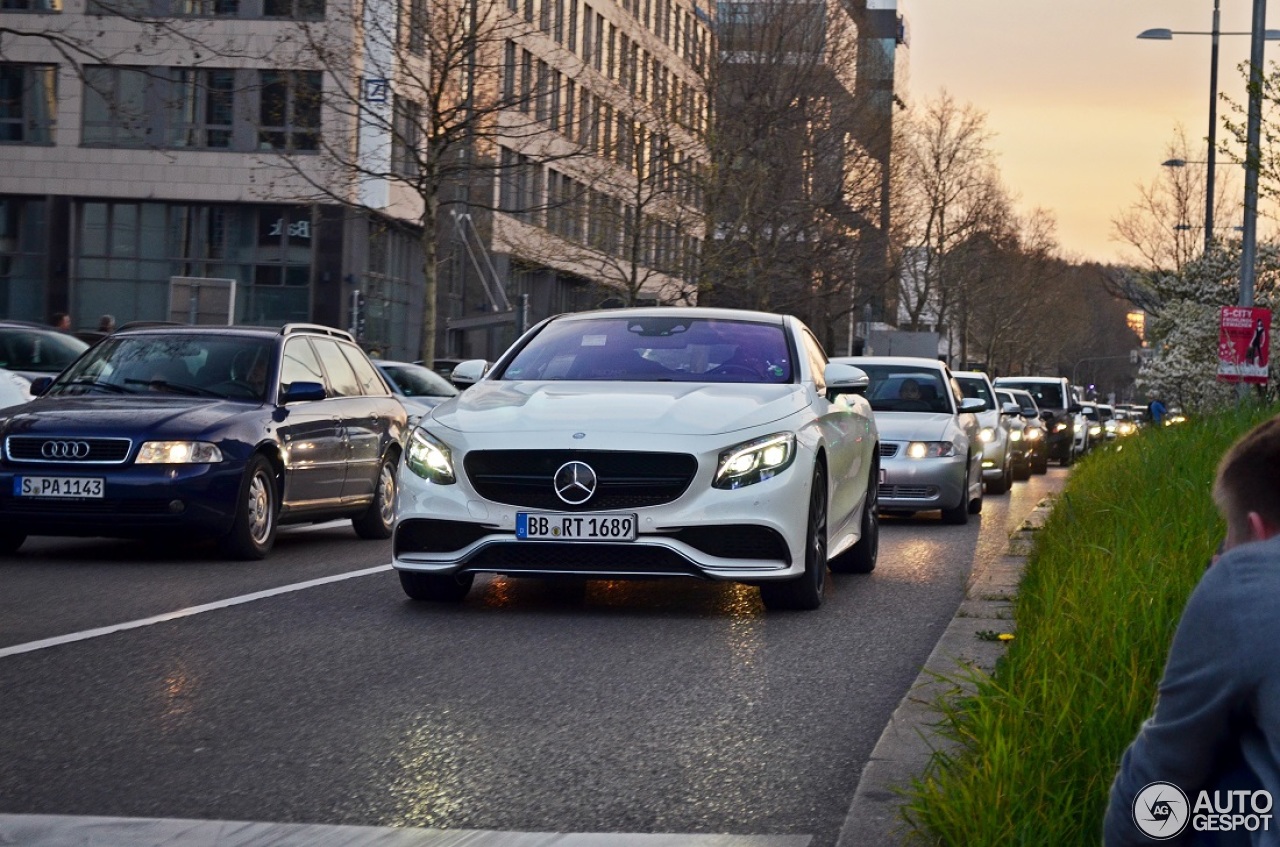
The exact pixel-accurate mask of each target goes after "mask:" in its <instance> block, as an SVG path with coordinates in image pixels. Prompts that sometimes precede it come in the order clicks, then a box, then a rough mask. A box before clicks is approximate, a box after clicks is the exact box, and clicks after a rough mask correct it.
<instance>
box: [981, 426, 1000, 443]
mask: <svg viewBox="0 0 1280 847" xmlns="http://www.w3.org/2000/svg"><path fill="white" fill-rule="evenodd" d="M978 440H979V441H981V442H982V443H983V444H990V443H991V442H992V441H995V440H996V431H995V430H994V429H992V428H991V427H989V426H984V427H983V428H982V429H980V430H978Z"/></svg>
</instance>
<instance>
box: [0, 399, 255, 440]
mask: <svg viewBox="0 0 1280 847" xmlns="http://www.w3.org/2000/svg"><path fill="white" fill-rule="evenodd" d="M255 408H257V407H255V406H253V405H250V404H247V403H235V402H231V401H220V400H207V399H201V398H187V397H172V398H170V397H158V398H154V399H151V398H148V399H147V400H146V401H145V402H139V400H138V398H130V397H40V398H37V399H35V400H33V401H32V402H30V403H27V404H26V405H24V406H19V407H17V408H15V409H9V410H6V412H5V414H4V417H6V418H7V421H4V422H2V423H0V428H2V429H3V431H4V433H5V434H6V435H55V434H57V435H79V434H83V435H90V434H97V435H114V436H125V437H130V438H137V437H138V436H173V437H179V436H181V437H186V438H194V437H198V436H199V435H200V434H201V433H204V432H206V431H208V430H210V429H212V428H214V427H217V426H219V425H220V424H222V423H224V422H225V421H227V420H228V419H229V418H232V417H235V416H237V415H243V414H244V413H245V412H246V411H248V410H251V409H255Z"/></svg>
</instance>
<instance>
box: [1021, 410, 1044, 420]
mask: <svg viewBox="0 0 1280 847" xmlns="http://www.w3.org/2000/svg"><path fill="white" fill-rule="evenodd" d="M1022 416H1023V417H1024V418H1026V419H1027V420H1031V421H1038V420H1041V419H1042V417H1043V416H1042V415H1041V414H1040V413H1039V412H1038V411H1036V410H1035V409H1023V410H1022Z"/></svg>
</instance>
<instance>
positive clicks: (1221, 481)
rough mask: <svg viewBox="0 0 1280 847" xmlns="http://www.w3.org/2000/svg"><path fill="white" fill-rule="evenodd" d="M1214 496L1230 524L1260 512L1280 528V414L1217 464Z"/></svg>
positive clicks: (1248, 434) (1238, 442)
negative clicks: (1252, 513)
mask: <svg viewBox="0 0 1280 847" xmlns="http://www.w3.org/2000/svg"><path fill="white" fill-rule="evenodd" d="M1213 495H1214V501H1215V502H1216V503H1217V504H1218V508H1219V509H1220V510H1221V511H1222V513H1223V516H1224V517H1225V518H1226V519H1227V522H1228V523H1233V522H1238V521H1243V520H1244V519H1245V515H1247V514H1248V513H1249V512H1257V513H1258V514H1259V515H1260V516H1261V517H1262V519H1263V520H1265V521H1266V522H1267V523H1268V524H1269V525H1271V526H1275V527H1280V415H1277V416H1276V417H1274V418H1271V419H1270V420H1267V421H1263V422H1262V423H1260V424H1258V425H1257V426H1255V427H1254V428H1253V429H1251V430H1249V431H1248V432H1246V433H1245V434H1244V435H1242V436H1240V438H1239V439H1237V440H1236V442H1235V443H1234V444H1232V445H1231V447H1230V448H1228V450H1227V452H1226V454H1225V455H1224V456H1223V457H1222V461H1221V462H1219V463H1218V473H1217V477H1216V479H1215V480H1214V483H1213ZM1239 528H1240V529H1242V530H1243V529H1244V527H1239Z"/></svg>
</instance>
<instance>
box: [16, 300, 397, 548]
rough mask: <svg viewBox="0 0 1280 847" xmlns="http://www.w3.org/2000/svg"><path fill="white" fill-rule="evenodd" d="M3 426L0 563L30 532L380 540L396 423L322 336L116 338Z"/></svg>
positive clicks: (242, 542)
mask: <svg viewBox="0 0 1280 847" xmlns="http://www.w3.org/2000/svg"><path fill="white" fill-rule="evenodd" d="M32 393H34V394H37V395H38V396H37V397H36V398H35V399H34V400H32V401H31V402H30V403H27V404H25V405H22V406H17V407H14V408H12V409H7V410H5V411H4V413H2V414H0V443H2V444H3V453H2V454H0V553H8V552H13V551H14V550H16V549H17V548H18V547H19V546H21V544H22V543H23V541H24V540H25V539H26V537H27V536H28V535H53V536H112V537H157V536H163V535H166V534H172V535H179V536H181V537H183V538H189V537H191V536H193V535H203V536H211V537H215V538H217V539H218V540H219V542H220V543H221V545H222V548H223V550H224V552H226V553H227V554H228V555H230V556H233V557H235V558H242V559H259V558H262V557H264V556H266V555H267V553H268V552H269V551H270V550H271V547H272V545H273V544H274V542H275V537H276V528H277V526H278V525H279V524H282V523H300V522H314V521H321V520H329V519H333V518H350V519H351V521H352V524H353V525H354V527H355V531H356V533H357V534H358V535H360V536H361V537H363V538H389V537H390V535H391V531H392V529H393V526H394V520H395V501H396V469H397V462H398V459H399V455H400V442H401V438H402V436H403V434H404V429H405V425H406V413H405V410H404V407H403V406H402V405H401V404H400V401H399V400H397V399H396V398H395V397H394V396H393V395H392V394H391V392H390V391H389V390H388V388H387V385H386V382H385V381H384V380H383V379H382V377H381V375H380V374H379V372H378V370H377V368H375V367H374V366H373V364H372V363H371V362H370V361H369V359H368V357H366V356H365V354H364V353H363V352H362V351H361V350H360V348H359V347H357V346H356V345H355V343H354V342H353V341H352V338H351V336H350V335H349V334H347V333H345V332H342V331H340V330H335V329H330V328H328V327H321V326H314V325H310V324H291V325H288V326H285V327H283V328H260V327H194V326H182V327H173V326H160V327H144V328H139V329H136V330H128V329H125V330H118V331H117V332H115V333H114V334H112V335H110V336H109V337H107V338H105V339H103V340H102V341H100V342H99V343H98V344H97V345H95V346H94V347H93V348H92V349H91V350H90V351H89V352H87V353H85V354H84V355H83V356H82V357H81V358H80V359H78V360H77V361H76V362H75V363H74V364H73V365H72V366H71V367H69V368H68V369H67V370H65V371H63V372H62V373H61V374H60V375H59V376H58V377H57V378H56V379H54V380H52V381H50V380H48V379H42V380H37V381H36V382H35V383H33V384H32Z"/></svg>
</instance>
